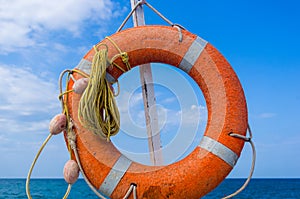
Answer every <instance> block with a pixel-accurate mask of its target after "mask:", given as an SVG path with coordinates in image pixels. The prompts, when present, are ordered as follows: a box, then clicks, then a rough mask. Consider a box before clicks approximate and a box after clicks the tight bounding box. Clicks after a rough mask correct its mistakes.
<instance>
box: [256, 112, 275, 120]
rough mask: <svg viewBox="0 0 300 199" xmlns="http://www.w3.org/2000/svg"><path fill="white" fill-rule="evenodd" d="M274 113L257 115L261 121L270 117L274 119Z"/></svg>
mask: <svg viewBox="0 0 300 199" xmlns="http://www.w3.org/2000/svg"><path fill="white" fill-rule="evenodd" d="M276 115H277V114H276V113H261V114H259V115H258V117H259V118H262V119H267V118H272V117H276Z"/></svg>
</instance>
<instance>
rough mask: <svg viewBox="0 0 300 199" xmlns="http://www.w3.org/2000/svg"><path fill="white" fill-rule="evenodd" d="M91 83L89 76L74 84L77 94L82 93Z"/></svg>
mask: <svg viewBox="0 0 300 199" xmlns="http://www.w3.org/2000/svg"><path fill="white" fill-rule="evenodd" d="M88 83H89V78H81V79H79V80H77V81H76V82H75V83H74V85H73V91H74V92H75V93H77V94H80V95H81V94H82V93H83V92H84V90H85V89H86V87H87V85H88Z"/></svg>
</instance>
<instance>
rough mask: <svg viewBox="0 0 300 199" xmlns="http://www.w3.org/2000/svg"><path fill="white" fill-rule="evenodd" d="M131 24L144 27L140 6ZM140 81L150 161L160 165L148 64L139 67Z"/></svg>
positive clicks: (133, 0)
mask: <svg viewBox="0 0 300 199" xmlns="http://www.w3.org/2000/svg"><path fill="white" fill-rule="evenodd" d="M138 1H139V0H130V2H131V8H133V7H134V5H136V3H137V2H138ZM140 1H141V0H140ZM133 24H134V26H135V27H136V26H143V25H145V19H144V10H143V7H142V5H140V6H138V7H137V9H136V11H135V12H134V13H133ZM140 79H141V84H142V93H143V100H144V110H145V118H146V126H147V135H148V146H149V152H150V159H151V162H152V164H153V165H162V164H163V155H162V151H161V143H160V132H159V127H158V114H157V110H156V99H155V94H154V84H153V78H152V71H151V65H150V64H143V65H141V66H140ZM150 110H151V111H150Z"/></svg>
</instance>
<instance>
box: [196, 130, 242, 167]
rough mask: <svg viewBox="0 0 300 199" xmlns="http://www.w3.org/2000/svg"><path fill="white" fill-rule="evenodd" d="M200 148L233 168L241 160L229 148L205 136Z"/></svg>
mask: <svg viewBox="0 0 300 199" xmlns="http://www.w3.org/2000/svg"><path fill="white" fill-rule="evenodd" d="M199 147H201V148H203V149H205V150H207V151H209V152H211V153H212V154H214V155H216V156H218V157H219V158H221V159H222V160H224V161H225V162H226V163H227V164H229V165H230V166H232V167H234V165H235V164H236V162H237V160H238V158H239V156H238V155H237V154H236V153H235V152H233V151H232V150H231V149H229V148H228V147H227V146H225V145H223V144H221V143H220V142H218V141H216V140H214V139H212V138H210V137H207V136H203V138H202V140H201V142H200V144H199Z"/></svg>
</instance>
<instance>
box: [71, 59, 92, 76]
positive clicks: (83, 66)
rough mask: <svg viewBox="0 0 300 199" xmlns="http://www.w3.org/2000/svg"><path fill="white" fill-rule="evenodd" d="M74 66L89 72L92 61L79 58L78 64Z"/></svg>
mask: <svg viewBox="0 0 300 199" xmlns="http://www.w3.org/2000/svg"><path fill="white" fill-rule="evenodd" d="M75 68H77V69H79V70H81V71H83V72H85V73H86V74H90V73H91V68H92V62H90V61H88V60H86V59H81V60H80V62H79V64H78V65H77V66H76V67H75Z"/></svg>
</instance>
